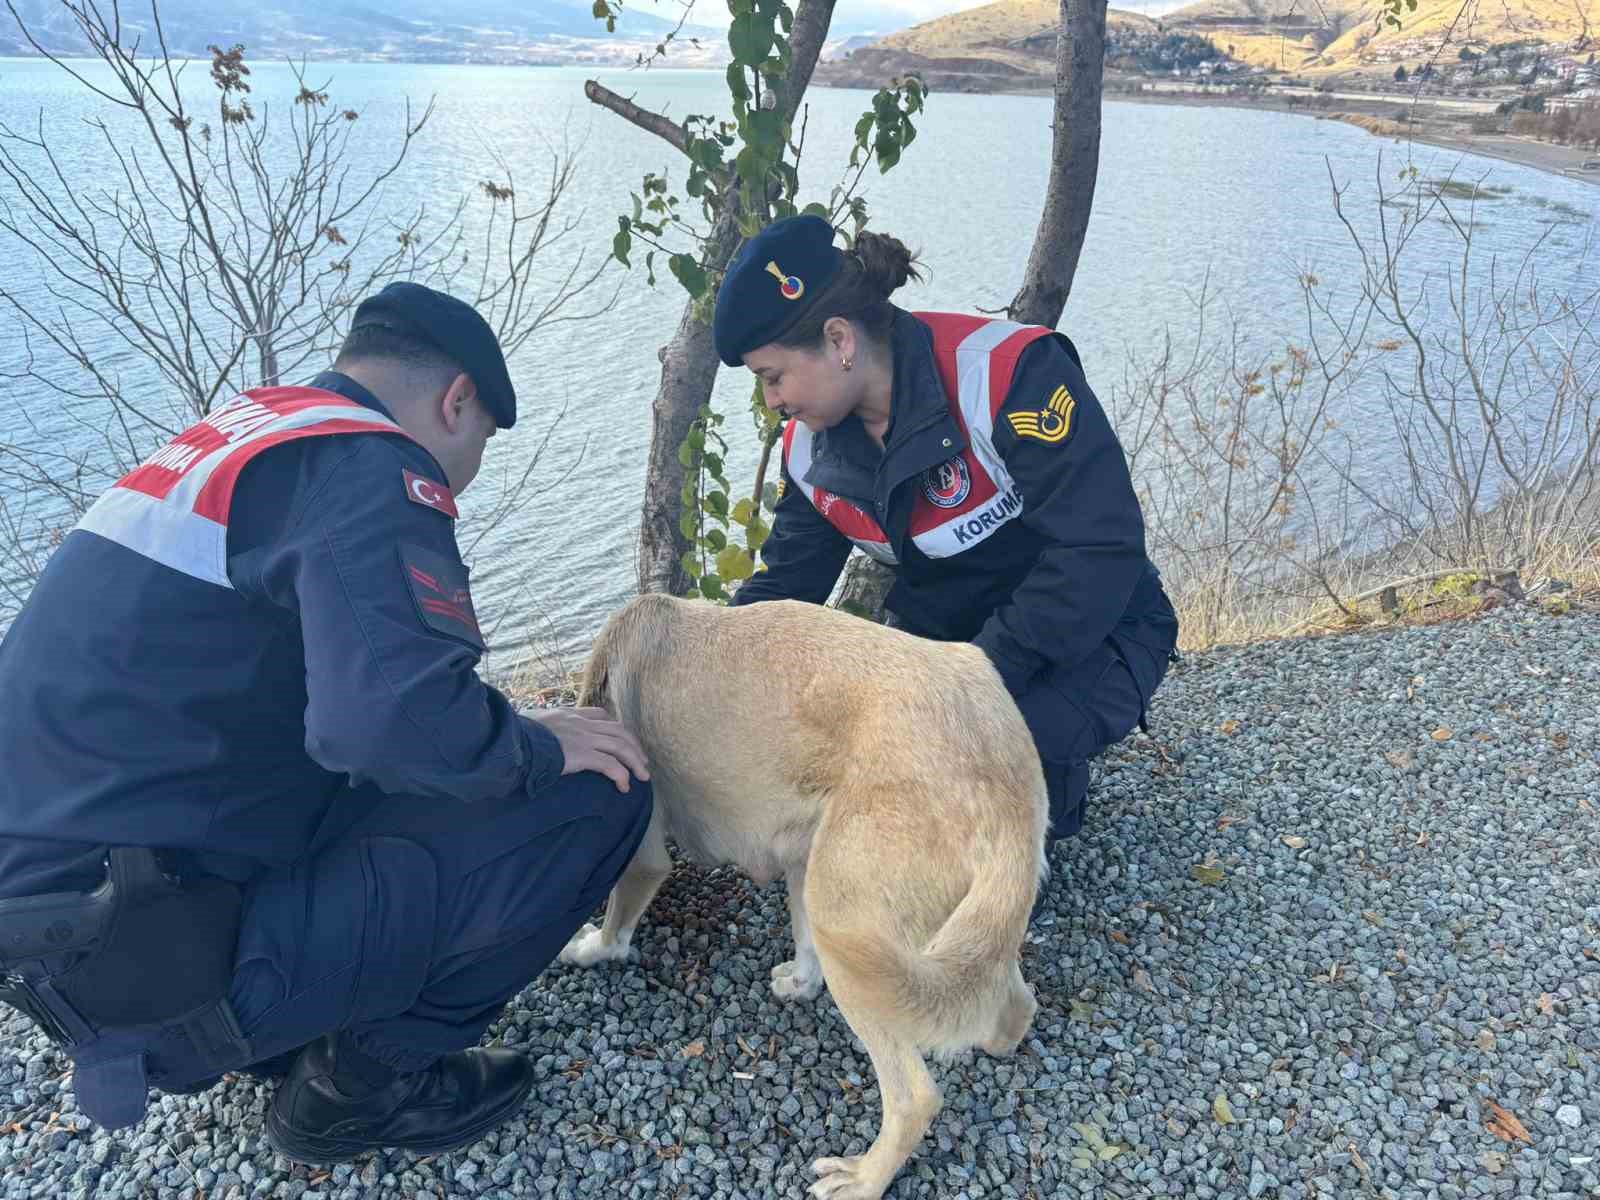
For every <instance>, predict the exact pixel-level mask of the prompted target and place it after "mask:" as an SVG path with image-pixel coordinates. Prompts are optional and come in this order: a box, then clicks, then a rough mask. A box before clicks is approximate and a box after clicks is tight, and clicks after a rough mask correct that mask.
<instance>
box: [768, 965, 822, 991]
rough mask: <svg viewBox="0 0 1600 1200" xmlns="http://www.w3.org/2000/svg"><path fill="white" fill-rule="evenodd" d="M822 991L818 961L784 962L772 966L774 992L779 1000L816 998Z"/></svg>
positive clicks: (820, 969) (820, 970)
mask: <svg viewBox="0 0 1600 1200" xmlns="http://www.w3.org/2000/svg"><path fill="white" fill-rule="evenodd" d="M821 991H822V968H821V966H820V965H819V964H817V963H798V962H783V963H779V964H778V965H777V966H775V967H773V968H772V994H773V995H774V996H776V997H777V998H778V999H779V1000H815V999H816V998H817V994H818V993H819V992H821Z"/></svg>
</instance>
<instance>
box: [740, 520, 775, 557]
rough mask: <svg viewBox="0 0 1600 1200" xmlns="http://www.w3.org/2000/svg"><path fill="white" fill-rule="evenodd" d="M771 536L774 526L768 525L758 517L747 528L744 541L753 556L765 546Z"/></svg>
mask: <svg viewBox="0 0 1600 1200" xmlns="http://www.w3.org/2000/svg"><path fill="white" fill-rule="evenodd" d="M771 536H772V526H770V525H768V524H767V523H766V522H765V521H763V520H762V519H761V518H760V517H757V518H756V519H755V520H754V521H752V522H750V524H749V525H748V526H746V527H745V533H744V540H745V542H746V543H747V544H748V545H749V547H750V552H751V553H752V554H754V553H755V552H756V551H758V550H760V549H761V547H763V546H765V545H766V544H767V539H768V538H769V537H771Z"/></svg>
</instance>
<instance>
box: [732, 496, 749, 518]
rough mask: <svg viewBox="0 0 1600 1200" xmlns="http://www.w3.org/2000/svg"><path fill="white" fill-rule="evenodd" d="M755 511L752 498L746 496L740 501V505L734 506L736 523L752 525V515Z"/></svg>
mask: <svg viewBox="0 0 1600 1200" xmlns="http://www.w3.org/2000/svg"><path fill="white" fill-rule="evenodd" d="M753 510H754V506H753V505H751V503H750V497H749V496H746V497H745V498H744V499H743V500H741V501H739V503H737V504H735V505H734V506H733V519H734V521H735V523H737V524H739V525H748V524H749V523H750V515H751V513H752V511H753Z"/></svg>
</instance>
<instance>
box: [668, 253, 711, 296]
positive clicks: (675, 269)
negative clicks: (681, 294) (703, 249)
mask: <svg viewBox="0 0 1600 1200" xmlns="http://www.w3.org/2000/svg"><path fill="white" fill-rule="evenodd" d="M667 267H668V268H669V269H670V270H671V271H672V275H673V278H675V279H676V280H677V281H678V282H679V283H681V284H682V285H683V289H684V291H686V292H688V293H689V295H691V296H693V297H694V298H695V299H696V300H698V299H699V298H700V297H701V296H702V295H704V294H705V290H706V272H705V268H704V267H702V266H701V265H700V264H699V263H698V262H697V261H696V260H695V259H694V258H693V257H692V256H690V255H688V254H674V255H673V256H672V257H671V258H669V259H667Z"/></svg>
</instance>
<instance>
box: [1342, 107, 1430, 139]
mask: <svg viewBox="0 0 1600 1200" xmlns="http://www.w3.org/2000/svg"><path fill="white" fill-rule="evenodd" d="M1326 117H1327V119H1328V120H1330V121H1343V122H1344V123H1345V124H1346V125H1354V126H1356V127H1357V128H1358V129H1365V130H1366V131H1367V132H1368V133H1370V134H1372V135H1373V136H1374V137H1395V138H1403V137H1409V136H1410V135H1411V133H1412V132H1413V131H1412V129H1411V127H1410V126H1409V125H1407V124H1406V123H1405V122H1404V121H1391V120H1390V119H1389V118H1388V117H1374V116H1370V115H1369V114H1367V113H1348V112H1331V113H1328V114H1326Z"/></svg>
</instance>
